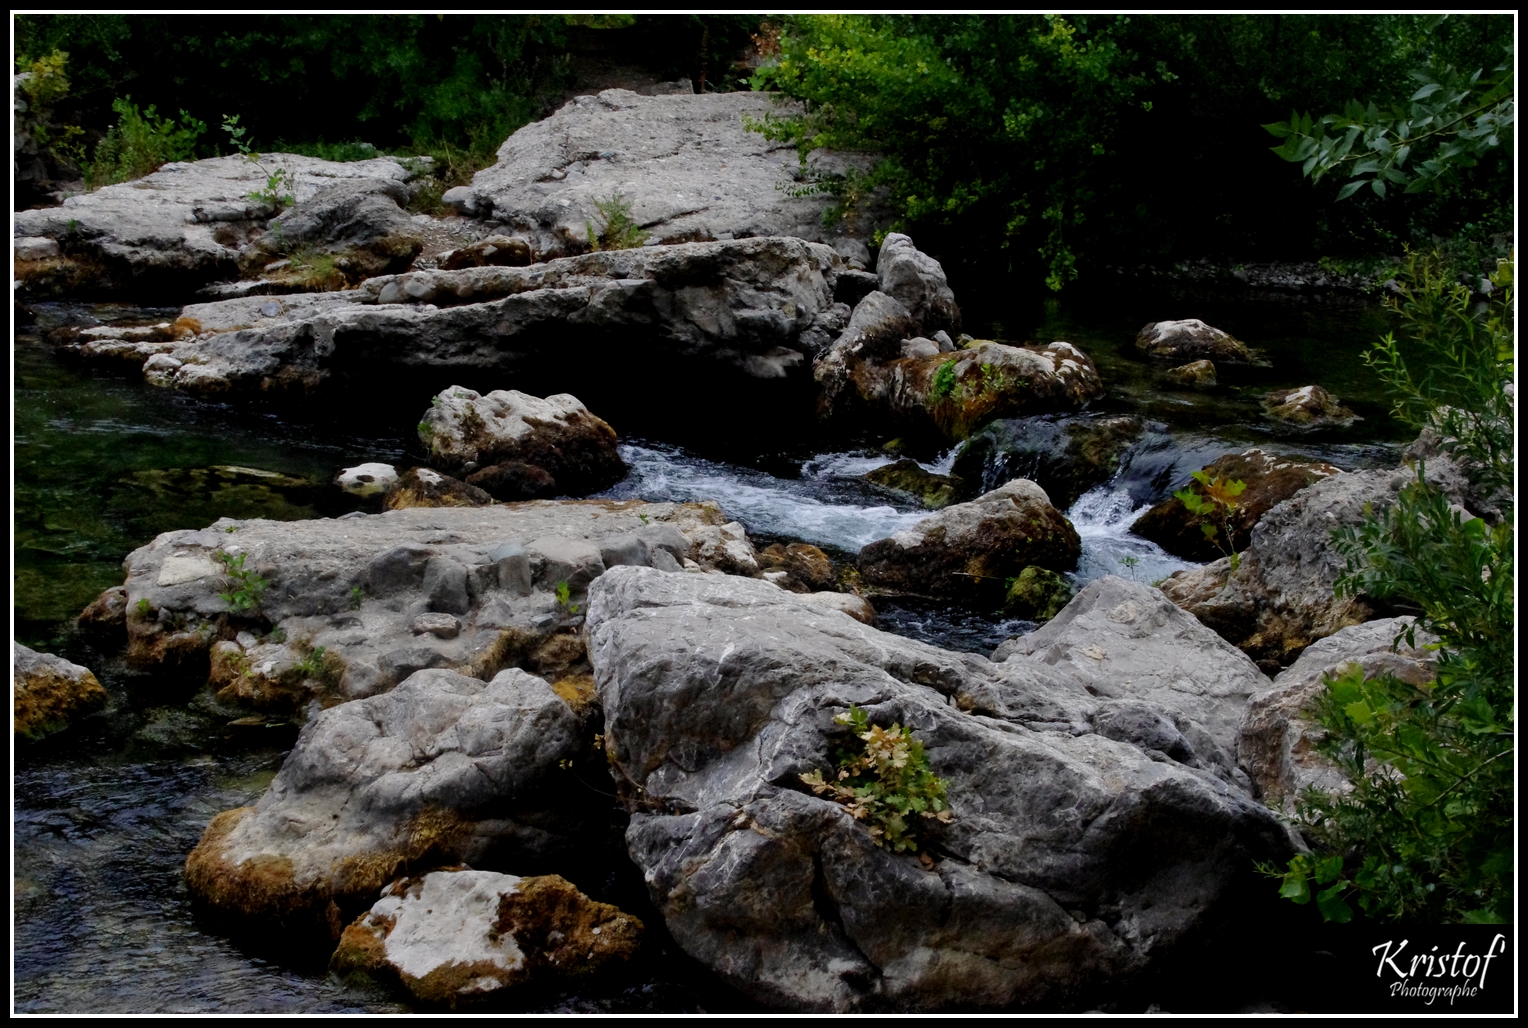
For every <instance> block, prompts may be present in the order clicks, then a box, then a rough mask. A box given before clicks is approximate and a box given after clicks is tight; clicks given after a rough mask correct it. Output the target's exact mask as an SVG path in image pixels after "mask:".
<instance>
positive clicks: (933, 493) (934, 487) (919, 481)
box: [865, 457, 965, 510]
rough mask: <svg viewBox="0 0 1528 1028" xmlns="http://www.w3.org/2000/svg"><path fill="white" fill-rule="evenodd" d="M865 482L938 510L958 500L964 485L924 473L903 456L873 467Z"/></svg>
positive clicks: (919, 465) (945, 477) (953, 480)
mask: <svg viewBox="0 0 1528 1028" xmlns="http://www.w3.org/2000/svg"><path fill="white" fill-rule="evenodd" d="M865 481H867V482H870V483H872V484H874V485H878V486H881V487H883V488H885V489H894V490H896V491H897V492H899V493H905V494H907V495H908V496H910V497H912V498H913V499H915V500H917V501H918V502H919V503H921V504H923V505H924V506H925V507H927V508H928V509H929V510H942V509H944V508H945V507H948V506H949V505H950V504H952V503H954V502H955V500H956V499H957V498H959V496H960V493H961V490H963V489H964V488H965V482H964V481H962V480H961V479H960V478H958V477H955V476H952V475H936V474H934V473H933V472H931V471H925V470H924V469H923V465H921V464H919V463H918V462H917V461H915V460H912V459H911V458H907V457H904V458H903V459H902V460H899V461H897V462H896V463H895V464H888V465H886V466H885V467H883V468H876V469H875V470H874V471H872V472H870V473H869V474H867V475H865Z"/></svg>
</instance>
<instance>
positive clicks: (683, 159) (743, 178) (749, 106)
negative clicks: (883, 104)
mask: <svg viewBox="0 0 1528 1028" xmlns="http://www.w3.org/2000/svg"><path fill="white" fill-rule="evenodd" d="M779 114H780V107H779V106H778V104H777V102H776V98H774V97H769V96H766V95H764V94H762V93H749V92H746V91H744V92H737V93H706V94H701V95H691V96H652V97H645V96H639V95H637V94H636V93H633V92H631V91H629V90H624V89H607V90H605V91H604V92H602V93H600V94H599V95H598V96H581V97H577V98H575V99H574V100H572V101H571V102H569V103H567V104H565V105H564V106H563V107H562V108H561V109H560V110H558V111H557V112H555V113H554V114H552V115H551V116H550V117H548V118H544V119H542V120H540V121H535V122H532V123H531V124H529V125H527V126H525V127H524V128H522V129H520V130H519V131H517V132H516V133H515V134H514V135H512V136H510V137H509V139H508V140H506V141H505V143H504V145H503V146H501V147H500V148H499V153H498V161H497V162H496V163H495V164H494V165H493V166H492V167H490V168H485V169H483V170H482V171H479V172H478V173H477V174H475V175H474V176H473V177H472V184H471V185H468V186H460V187H457V188H455V189H451V190H448V191H447V192H446V194H445V202H446V203H447V204H448V205H450V206H452V207H455V208H456V209H457V210H459V211H461V212H462V213H463V214H466V215H469V216H471V217H474V218H480V219H484V220H487V221H492V222H493V223H495V224H497V225H501V226H504V227H505V228H507V229H508V230H510V231H512V232H515V233H518V234H520V235H521V236H523V237H524V238H525V239H527V240H528V241H529V242H530V244H531V248H532V249H533V250H534V251H535V253H536V255H537V256H538V257H539V258H541V259H545V258H547V257H552V256H562V255H566V254H570V253H580V252H582V251H584V250H586V249H588V248H589V233H590V231H591V229H592V230H593V231H594V232H596V233H597V232H598V231H599V230H600V228H601V227H602V226H603V225H604V223H605V213H604V212H602V210H601V205H602V204H603V205H606V206H607V207H608V205H609V202H610V201H611V200H612V198H620V199H622V200H624V201H625V203H627V204H629V206H630V211H631V217H632V219H633V220H634V221H636V223H637V224H639V225H641V226H642V229H643V231H645V232H646V233H647V234H648V237H649V239H651V240H653V241H655V242H657V243H679V242H690V241H693V240H714V239H734V238H735V239H742V238H744V237H746V236H796V237H799V238H801V239H809V240H814V241H820V242H828V241H830V240H831V239H833V238H835V237H837V236H840V235H850V236H856V235H857V236H860V237H864V238H870V237H871V236H872V235H873V234H874V232H875V229H876V228H877V227H879V224H878V223H876V222H874V221H873V220H872V218H870V217H866V216H861V217H860V218H859V219H858V220H857V221H856V222H855V223H853V224H851V225H848V226H844V225H840V226H838V227H837V228H835V229H833V230H832V235H831V236H830V235H829V232H828V230H826V229H824V227H823V223H822V214H823V211H824V209H825V208H826V207H827V205H828V203H829V202H830V201H829V199H828V197H826V196H823V195H814V196H795V195H792V193H793V191H792V190H787V189H781V188H780V185H781V183H791V182H792V181H793V179H794V178H795V175H796V173H797V169H798V164H799V162H798V160H797V158H796V155H795V153H794V151H792V150H790V149H789V148H781V147H780V146H779V144H777V143H772V142H770V141H769V140H767V139H765V138H764V137H763V136H762V135H759V134H758V133H756V132H749V131H747V129H745V128H744V125H743V119H744V118H745V117H754V118H763V117H765V116H767V115H768V116H778V115H779ZM812 163H813V165H814V167H815V168H817V169H819V170H822V171H827V172H832V171H843V170H844V169H845V168H846V167H849V166H850V165H851V164H852V165H853V166H855V167H863V166H864V165H865V162H864V160H863V159H862V158H858V157H842V156H838V155H833V154H824V153H819V154H815V155H814V156H813V159H812ZM846 229H847V230H846Z"/></svg>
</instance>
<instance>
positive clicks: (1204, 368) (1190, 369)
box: [1162, 360, 1215, 389]
mask: <svg viewBox="0 0 1528 1028" xmlns="http://www.w3.org/2000/svg"><path fill="white" fill-rule="evenodd" d="M1162 377H1163V378H1165V379H1167V381H1168V382H1170V383H1172V384H1173V385H1175V386H1182V387H1186V388H1189V389H1211V388H1214V386H1215V365H1214V363H1212V362H1211V361H1205V360H1200V361H1193V362H1191V363H1188V364H1184V365H1182V366H1181V367H1176V368H1172V369H1170V370H1168V371H1167V372H1166V374H1164V375H1163V376H1162Z"/></svg>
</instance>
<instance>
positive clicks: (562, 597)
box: [557, 582, 579, 614]
mask: <svg viewBox="0 0 1528 1028" xmlns="http://www.w3.org/2000/svg"><path fill="white" fill-rule="evenodd" d="M557 605H558V606H559V607H561V608H562V609H563V610H565V611H567V612H568V613H569V614H577V613H578V611H579V605H578V604H576V603H574V602H573V588H572V586H570V585H568V583H567V582H558V583H557Z"/></svg>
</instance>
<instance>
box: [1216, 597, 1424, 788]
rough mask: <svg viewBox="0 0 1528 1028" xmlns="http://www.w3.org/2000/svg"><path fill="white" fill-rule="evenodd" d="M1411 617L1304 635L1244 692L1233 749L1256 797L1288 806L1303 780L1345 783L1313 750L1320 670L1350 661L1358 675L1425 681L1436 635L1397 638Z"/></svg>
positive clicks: (1318, 736) (1340, 668)
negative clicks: (1247, 697) (1297, 649)
mask: <svg viewBox="0 0 1528 1028" xmlns="http://www.w3.org/2000/svg"><path fill="white" fill-rule="evenodd" d="M1412 624H1413V619H1412V618H1409V617H1400V618H1380V619H1378V620H1376V621H1366V622H1364V623H1363V624H1361V625H1351V626H1349V627H1347V628H1344V629H1341V630H1339V631H1337V632H1334V633H1333V634H1331V635H1329V636H1327V637H1326V638H1325V639H1320V640H1318V641H1316V642H1315V643H1312V644H1311V646H1310V647H1309V648H1307V649H1306V650H1305V652H1304V653H1302V654H1300V659H1299V660H1297V661H1295V662H1294V663H1293V664H1291V665H1290V666H1289V667H1288V669H1286V670H1285V671H1283V672H1281V673H1280V674H1279V676H1278V677H1277V678H1275V679H1274V680H1273V685H1272V686H1269V687H1266V688H1264V689H1262V690H1261V691H1259V692H1258V693H1257V695H1255V696H1253V697H1252V703H1251V706H1250V708H1249V709H1248V711H1247V716H1246V719H1245V720H1244V721H1243V722H1242V726H1241V732H1240V739H1239V741H1238V744H1237V752H1238V754H1239V757H1240V760H1241V764H1242V767H1243V768H1245V769H1246V772H1247V774H1249V775H1250V776H1251V777H1252V781H1253V783H1254V784H1255V785H1256V786H1257V790H1258V793H1259V795H1261V796H1262V799H1263V802H1264V803H1266V804H1268V806H1270V807H1272V808H1273V809H1275V810H1283V811H1284V812H1286V813H1290V814H1293V813H1294V809H1295V800H1296V798H1297V797H1298V796H1299V795H1300V794H1301V793H1302V792H1304V791H1305V790H1306V789H1308V788H1315V789H1321V790H1323V791H1325V792H1336V793H1342V792H1347V791H1348V790H1350V789H1351V788H1352V787H1353V786H1352V783H1350V782H1349V781H1348V780H1347V778H1346V777H1345V776H1344V775H1343V774H1342V771H1341V770H1340V769H1339V768H1338V767H1337V765H1336V764H1334V763H1332V761H1330V760H1329V759H1327V758H1326V757H1325V756H1323V755H1322V754H1321V753H1320V752H1319V751H1318V750H1317V745H1318V744H1319V743H1320V742H1321V740H1322V739H1323V738H1324V737H1325V735H1326V733H1325V731H1324V730H1323V729H1322V728H1321V727H1320V726H1319V725H1318V724H1317V723H1316V721H1315V719H1314V717H1313V716H1312V714H1311V707H1312V705H1313V704H1314V703H1315V702H1316V700H1317V698H1318V697H1319V696H1320V695H1321V693H1322V692H1323V690H1324V689H1325V684H1324V680H1325V678H1326V676H1328V675H1333V676H1335V675H1341V674H1343V673H1344V672H1346V671H1347V670H1349V666H1350V665H1354V664H1356V665H1358V667H1360V668H1362V669H1363V673H1364V675H1365V677H1372V676H1375V675H1394V676H1395V677H1396V678H1399V679H1400V680H1401V681H1403V682H1407V683H1409V684H1411V685H1415V686H1418V687H1425V686H1426V685H1427V684H1428V683H1429V682H1431V681H1432V680H1433V678H1434V676H1435V675H1436V673H1437V671H1436V669H1437V656H1436V653H1435V651H1430V650H1428V649H1427V648H1426V647H1427V646H1428V644H1430V643H1434V642H1436V641H1437V639H1436V638H1435V637H1434V636H1432V635H1431V634H1429V633H1427V632H1424V631H1413V633H1412V635H1413V639H1414V641H1415V643H1416V645H1414V646H1413V645H1412V644H1411V643H1410V642H1407V641H1405V640H1398V637H1399V636H1400V635H1401V634H1402V633H1403V632H1405V631H1406V630H1407V629H1408V628H1410V627H1411V626H1412Z"/></svg>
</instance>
